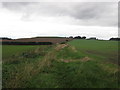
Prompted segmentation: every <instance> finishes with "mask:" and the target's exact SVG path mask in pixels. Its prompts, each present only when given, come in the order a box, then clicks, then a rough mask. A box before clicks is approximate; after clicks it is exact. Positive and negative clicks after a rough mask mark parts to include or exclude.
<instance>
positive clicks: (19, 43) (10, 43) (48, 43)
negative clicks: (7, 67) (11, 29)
mask: <svg viewBox="0 0 120 90" xmlns="http://www.w3.org/2000/svg"><path fill="white" fill-rule="evenodd" d="M52 44H53V43H52V42H2V45H52Z"/></svg>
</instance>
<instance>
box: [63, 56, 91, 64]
mask: <svg viewBox="0 0 120 90" xmlns="http://www.w3.org/2000/svg"><path fill="white" fill-rule="evenodd" d="M89 60H91V58H90V57H87V56H86V57H84V58H82V59H76V60H66V59H61V61H62V62H65V63H69V62H76V61H82V62H87V61H89Z"/></svg>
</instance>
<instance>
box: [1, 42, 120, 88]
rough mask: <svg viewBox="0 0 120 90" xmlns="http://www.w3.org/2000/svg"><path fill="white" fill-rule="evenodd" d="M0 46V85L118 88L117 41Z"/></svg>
mask: <svg viewBox="0 0 120 90" xmlns="http://www.w3.org/2000/svg"><path fill="white" fill-rule="evenodd" d="M2 49H3V51H2V56H3V65H2V69H3V78H2V79H3V83H2V84H3V88H120V87H119V86H120V85H118V84H119V82H120V81H119V79H118V75H119V72H120V71H119V66H118V42H117V41H97V40H72V41H70V42H68V43H65V44H55V45H45V46H44V45H36V46H32V45H28V46H27V45H22V46H20V45H17V46H15V45H3V47H2Z"/></svg>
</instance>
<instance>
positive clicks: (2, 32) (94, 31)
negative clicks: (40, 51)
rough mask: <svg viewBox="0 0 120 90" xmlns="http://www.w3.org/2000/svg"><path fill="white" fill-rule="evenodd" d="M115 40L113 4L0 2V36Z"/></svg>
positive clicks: (115, 26)
mask: <svg viewBox="0 0 120 90" xmlns="http://www.w3.org/2000/svg"><path fill="white" fill-rule="evenodd" d="M36 36H62V37H69V36H86V37H87V38H89V37H97V38H99V39H106V40H107V39H109V38H111V37H118V3H116V2H0V37H9V38H14V39H15V38H28V37H36Z"/></svg>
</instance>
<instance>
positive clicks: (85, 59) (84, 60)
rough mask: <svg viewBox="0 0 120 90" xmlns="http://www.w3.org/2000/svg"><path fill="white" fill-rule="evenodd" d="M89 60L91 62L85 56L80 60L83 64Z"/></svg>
mask: <svg viewBox="0 0 120 90" xmlns="http://www.w3.org/2000/svg"><path fill="white" fill-rule="evenodd" d="M89 60H91V58H89V57H87V56H86V57H84V58H82V59H81V61H83V62H87V61H89Z"/></svg>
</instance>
